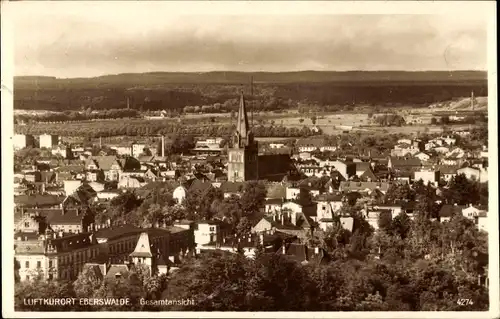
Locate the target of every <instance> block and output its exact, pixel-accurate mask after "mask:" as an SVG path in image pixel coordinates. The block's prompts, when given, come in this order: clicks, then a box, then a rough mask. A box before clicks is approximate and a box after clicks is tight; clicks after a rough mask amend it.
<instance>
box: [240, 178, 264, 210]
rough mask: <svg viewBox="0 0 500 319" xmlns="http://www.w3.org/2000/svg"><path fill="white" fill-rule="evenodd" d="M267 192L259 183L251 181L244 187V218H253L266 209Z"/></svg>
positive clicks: (242, 198) (242, 205) (242, 197)
mask: <svg viewBox="0 0 500 319" xmlns="http://www.w3.org/2000/svg"><path fill="white" fill-rule="evenodd" d="M266 194H267V190H266V188H265V186H264V185H263V184H261V183H260V182H258V181H249V182H246V183H245V186H244V187H243V194H242V195H241V199H240V204H241V209H242V211H243V216H248V217H253V216H255V215H256V214H258V213H259V212H260V211H261V209H262V208H264V202H265V200H266Z"/></svg>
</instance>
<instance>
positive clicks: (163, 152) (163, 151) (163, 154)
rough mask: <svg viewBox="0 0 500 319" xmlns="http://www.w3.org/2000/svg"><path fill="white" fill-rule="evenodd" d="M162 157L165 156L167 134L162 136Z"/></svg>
mask: <svg viewBox="0 0 500 319" xmlns="http://www.w3.org/2000/svg"><path fill="white" fill-rule="evenodd" d="M161 157H165V136H163V135H162V136H161Z"/></svg>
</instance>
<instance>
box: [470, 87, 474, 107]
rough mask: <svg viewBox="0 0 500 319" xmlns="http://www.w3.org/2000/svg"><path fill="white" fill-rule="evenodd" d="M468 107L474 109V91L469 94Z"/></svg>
mask: <svg viewBox="0 0 500 319" xmlns="http://www.w3.org/2000/svg"><path fill="white" fill-rule="evenodd" d="M470 108H471V109H472V110H473V111H474V91H472V92H471V95H470Z"/></svg>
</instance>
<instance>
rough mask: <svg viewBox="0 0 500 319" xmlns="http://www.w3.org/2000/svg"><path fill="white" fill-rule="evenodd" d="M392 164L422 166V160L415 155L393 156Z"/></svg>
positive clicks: (394, 165)
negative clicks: (406, 156) (408, 156)
mask: <svg viewBox="0 0 500 319" xmlns="http://www.w3.org/2000/svg"><path fill="white" fill-rule="evenodd" d="M391 164H392V166H393V167H408V166H421V165H422V161H420V159H418V158H415V157H410V158H406V159H405V158H397V157H391Z"/></svg>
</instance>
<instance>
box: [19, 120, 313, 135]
mask: <svg viewBox="0 0 500 319" xmlns="http://www.w3.org/2000/svg"><path fill="white" fill-rule="evenodd" d="M235 129H236V127H235V126H234V125H224V124H220V125H218V124H213V125H198V126H195V125H182V124H179V123H173V122H169V123H168V124H167V123H165V122H162V121H141V122H138V123H134V122H129V123H125V122H122V121H111V122H107V123H101V122H88V123H75V124H72V123H62V124H47V123H45V124H43V125H35V124H32V125H16V126H15V132H16V134H32V135H40V134H55V135H59V136H83V137H90V138H97V137H110V136H148V135H171V134H176V135H196V136H229V135H232V134H233V132H234V130H235ZM253 132H254V135H255V136H256V137H308V136H314V135H320V134H322V132H321V129H316V130H313V129H311V128H309V127H307V126H303V127H301V128H298V127H285V126H282V125H271V126H265V125H256V126H254V127H253Z"/></svg>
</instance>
